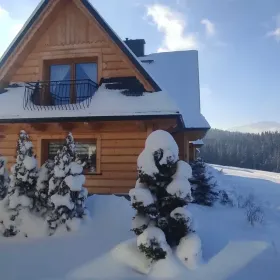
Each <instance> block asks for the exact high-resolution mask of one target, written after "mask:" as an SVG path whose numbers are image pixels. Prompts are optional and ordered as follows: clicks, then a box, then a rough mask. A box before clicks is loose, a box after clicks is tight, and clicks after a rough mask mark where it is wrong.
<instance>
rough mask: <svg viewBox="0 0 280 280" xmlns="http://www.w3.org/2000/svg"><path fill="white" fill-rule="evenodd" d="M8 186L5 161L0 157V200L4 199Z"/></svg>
mask: <svg viewBox="0 0 280 280" xmlns="http://www.w3.org/2000/svg"><path fill="white" fill-rule="evenodd" d="M8 186H9V174H8V171H7V168H6V159H5V158H4V157H3V156H1V155H0V200H2V199H4V198H5V197H6V195H7V192H8Z"/></svg>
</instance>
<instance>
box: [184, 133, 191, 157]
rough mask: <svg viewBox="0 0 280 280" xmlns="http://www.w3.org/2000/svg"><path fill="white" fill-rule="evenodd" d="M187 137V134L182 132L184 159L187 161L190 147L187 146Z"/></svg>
mask: <svg viewBox="0 0 280 280" xmlns="http://www.w3.org/2000/svg"><path fill="white" fill-rule="evenodd" d="M189 144H190V143H189V139H188V134H187V133H184V160H185V161H187V162H189V161H190V148H189Z"/></svg>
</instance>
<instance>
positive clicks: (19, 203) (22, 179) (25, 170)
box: [2, 130, 38, 237]
mask: <svg viewBox="0 0 280 280" xmlns="http://www.w3.org/2000/svg"><path fill="white" fill-rule="evenodd" d="M16 151H17V157H16V164H15V165H14V166H13V167H12V168H11V176H10V183H9V189H8V196H7V201H6V202H7V204H6V208H7V211H8V212H9V214H10V221H7V220H6V221H2V222H3V226H4V228H5V230H4V233H3V234H4V236H7V237H8V236H14V235H16V234H17V232H18V229H17V228H16V222H15V221H16V219H17V218H19V216H20V213H21V211H22V210H24V209H27V210H32V209H33V208H34V206H35V201H36V196H35V193H36V183H37V178H38V168H37V160H36V158H35V156H34V153H33V145H32V142H31V141H30V139H29V136H28V134H27V133H26V132H25V131H24V130H22V131H20V134H19V139H18V143H17V150H16Z"/></svg>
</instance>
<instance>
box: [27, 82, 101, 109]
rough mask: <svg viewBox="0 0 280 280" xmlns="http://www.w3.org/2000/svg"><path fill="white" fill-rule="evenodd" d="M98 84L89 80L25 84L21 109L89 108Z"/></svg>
mask: <svg viewBox="0 0 280 280" xmlns="http://www.w3.org/2000/svg"><path fill="white" fill-rule="evenodd" d="M97 88H98V84H96V83H95V82H93V81H91V80H69V81H68V80H67V81H38V82H31V83H27V84H26V86H25V92H24V101H23V107H24V109H27V110H62V109H63V110H75V109H85V108H87V107H89V105H90V103H91V99H92V97H93V96H94V94H95V92H96V90H97Z"/></svg>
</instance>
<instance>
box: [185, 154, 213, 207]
mask: <svg viewBox="0 0 280 280" xmlns="http://www.w3.org/2000/svg"><path fill="white" fill-rule="evenodd" d="M191 166H192V171H193V176H192V178H190V182H191V184H192V196H193V198H194V200H193V202H194V203H197V204H200V205H205V206H212V205H213V203H214V202H215V200H216V199H217V197H218V193H217V192H215V191H214V188H215V186H216V183H213V182H212V179H213V178H212V177H211V176H209V175H208V174H207V170H206V165H205V163H204V161H203V160H202V159H201V158H198V159H197V160H195V161H194V162H192V163H191Z"/></svg>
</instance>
